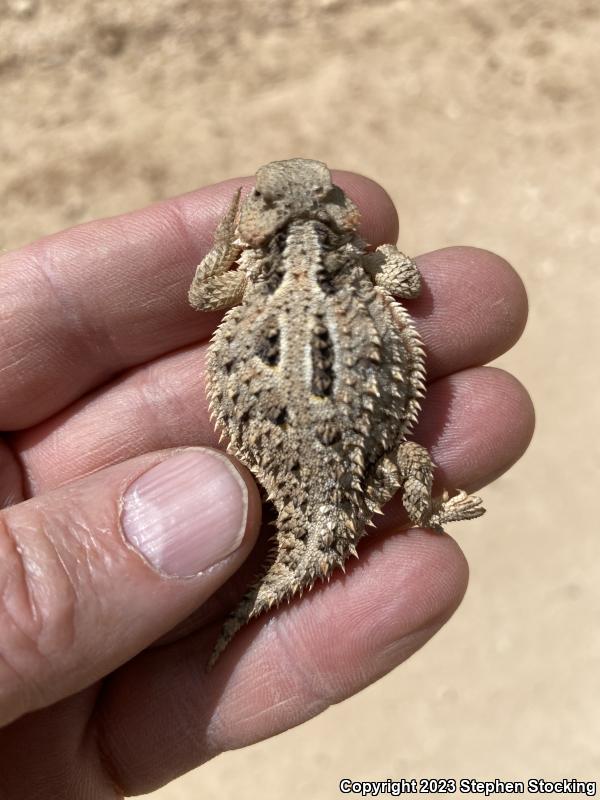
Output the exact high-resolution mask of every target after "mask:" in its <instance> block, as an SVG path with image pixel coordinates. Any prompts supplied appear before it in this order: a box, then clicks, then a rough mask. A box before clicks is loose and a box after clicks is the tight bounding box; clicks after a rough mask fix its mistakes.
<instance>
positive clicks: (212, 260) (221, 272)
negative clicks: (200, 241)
mask: <svg viewBox="0 0 600 800" xmlns="http://www.w3.org/2000/svg"><path fill="white" fill-rule="evenodd" d="M240 192H241V189H238V190H237V192H236V193H235V195H234V197H233V200H232V201H231V205H230V206H229V209H228V210H227V213H226V214H225V216H224V217H223V219H222V220H221V222H220V223H219V226H218V227H217V230H216V232H215V243H214V245H213V246H212V248H211V249H210V250H209V251H208V253H207V254H206V255H205V256H204V258H203V259H202V261H201V262H200V264H199V265H198V267H197V268H196V274H195V275H194V279H193V281H192V285H191V286H190V290H189V292H188V299H189V301H190V305H191V306H193V307H194V308H196V309H198V310H199V311H211V310H215V309H219V308H230V307H231V306H234V305H237V304H238V303H240V302H241V299H242V296H243V294H244V289H245V288H246V276H245V274H244V273H243V272H241V271H238V270H232V267H233V266H234V265H235V263H236V261H237V260H238V258H239V257H240V255H241V253H242V250H243V247H242V245H241V244H239V243H238V242H236V230H235V222H236V217H237V212H238V208H239V204H240Z"/></svg>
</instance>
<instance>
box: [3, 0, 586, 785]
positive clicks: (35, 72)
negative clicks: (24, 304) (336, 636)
mask: <svg viewBox="0 0 600 800" xmlns="http://www.w3.org/2000/svg"><path fill="white" fill-rule="evenodd" d="M0 26H1V28H0V32H1V37H0V107H1V112H2V113H1V115H0V160H1V163H2V171H1V175H0V187H1V196H2V225H1V226H0V246H1V247H4V248H12V247H16V246H18V245H19V244H22V243H25V242H27V241H29V240H31V239H34V238H36V237H38V236H40V235H42V234H45V233H48V232H51V231H54V230H57V229H59V228H62V227H65V226H68V225H71V224H73V223H76V222H79V221H82V220H87V219H91V218H94V217H97V216H101V215H107V214H114V213H118V212H121V211H125V210H129V209H132V208H135V207H139V206H143V205H145V204H147V203H149V202H151V201H153V200H156V199H158V198H162V197H165V196H168V195H172V194H177V193H180V192H183V191H186V190H188V189H192V188H195V187H197V186H199V185H202V184H205V183H208V182H211V181H216V180H219V179H222V178H225V177H229V176H232V175H237V174H247V173H252V172H254V170H255V168H256V167H257V166H258V165H260V164H262V163H265V162H267V161H270V160H272V159H275V158H286V157H289V156H292V155H304V156H308V157H314V158H319V159H322V160H324V161H327V162H328V163H329V164H330V165H335V166H337V167H340V168H346V169H354V170H356V171H360V172H363V173H365V174H367V175H370V176H372V177H373V178H375V179H377V180H379V181H380V182H381V183H382V184H383V185H384V186H385V187H386V188H387V189H388V191H389V192H390V194H391V195H392V197H393V198H394V200H395V202H396V203H397V206H398V208H399V212H400V217H401V222H402V234H401V242H402V245H403V249H405V250H407V251H408V252H411V253H418V252H423V251H426V250H431V249H434V248H436V247H440V246H443V245H448V244H456V243H469V244H476V245H479V246H482V247H487V248H490V249H492V250H495V251H497V252H499V253H501V254H503V255H504V256H505V257H506V258H508V259H509V260H510V261H512V263H513V264H514V265H515V266H516V267H517V269H518V270H519V271H520V273H521V275H522V276H523V278H524V280H525V282H526V284H527V287H528V291H529V294H530V299H531V317H530V324H529V327H528V331H527V333H526V335H525V337H524V338H523V340H522V341H521V343H520V344H519V345H518V346H517V347H516V348H515V349H514V350H513V351H512V352H511V353H509V354H508V355H507V356H505V357H504V358H502V359H501V361H500V364H501V365H502V366H504V367H506V368H508V369H510V370H511V371H514V372H515V373H516V375H517V376H518V377H519V378H520V379H521V380H522V381H523V382H524V383H526V384H527V385H528V386H529V387H530V389H531V392H532V395H533V398H534V401H535V403H536V406H537V411H538V428H537V433H536V436H535V438H534V441H533V444H532V447H531V449H530V450H529V452H528V454H527V455H526V456H525V457H524V458H523V459H522V460H521V461H520V462H519V463H518V464H517V466H516V467H514V468H513V469H512V470H511V471H510V472H509V473H508V474H507V475H505V476H503V477H502V478H500V479H499V480H498V481H497V482H496V483H495V484H493V485H492V486H491V487H489V488H487V489H486V490H485V492H484V495H485V501H486V505H487V507H488V509H489V513H488V515H487V516H486V517H485V518H484V519H483V520H479V521H477V522H476V523H472V524H470V525H465V526H460V528H457V529H456V530H455V534H456V536H457V537H458V539H459V541H460V543H461V545H462V547H463V548H464V550H465V552H466V554H467V556H468V558H469V561H470V564H471V570H472V578H471V584H470V588H469V591H468V594H467V597H466V599H465V601H464V603H463V605H462V607H461V609H460V610H459V611H458V613H457V614H456V615H455V617H454V618H453V619H452V621H451V622H450V623H449V624H448V625H447V626H446V627H445V628H444V630H443V631H442V632H441V633H440V634H439V635H438V636H437V637H436V638H435V639H434V640H433V641H432V642H430V643H429V644H428V645H427V646H426V647H425V648H424V649H423V650H422V651H421V652H419V653H418V654H417V655H416V656H415V657H414V658H412V659H411V660H410V661H409V662H407V663H406V664H404V665H403V666H402V667H400V668H399V669H397V670H396V671H395V672H394V673H393V674H391V675H389V676H388V677H387V678H385V679H384V680H382V681H380V682H379V683H378V684H376V685H375V686H372V687H371V688H370V689H368V690H367V691H365V692H363V693H362V694H361V695H359V696H357V697H355V698H354V699H352V700H350V701H347V702H345V703H343V704H342V705H340V706H337V707H335V708H332V709H330V710H329V711H328V712H326V713H325V714H323V715H322V716H320V717H318V718H317V719H314V720H313V721H311V722H309V723H308V724H306V725H303V726H301V727H300V728H297V729H295V730H293V731H289V732H287V733H285V734H283V735H281V736H279V737H277V738H276V739H274V740H270V741H267V742H263V743H262V744H259V745H257V746H254V747H251V748H248V749H246V750H243V751H239V752H235V753H229V754H226V755H223V756H221V757H219V758H217V759H216V760H214V761H213V762H211V763H209V764H208V765H206V766H204V767H203V768H201V769H200V770H198V771H196V772H195V773H193V774H190V775H189V776H186V777H185V778H182V779H181V780H179V781H176V782H175V783H173V784H172V785H170V786H169V787H165V788H164V789H163V790H161V791H159V792H156V793H155V794H154V795H153V797H155V798H157V800H159V798H160V800H175V798H179V799H181V800H183V799H184V798H186V799H187V798H196V797H203V798H211V797H231V798H233V797H240V796H242V797H245V798H249V799H250V800H251V799H252V798H261V800H271V799H272V800H275V798H277V799H278V798H280V797H282V796H284V795H285V796H286V797H289V798H290V799H291V800H293V799H294V798H301V797H302V798H303V797H305V796H307V795H308V794H309V793H310V795H311V796H313V797H316V798H334V797H338V796H339V795H338V790H337V784H338V780H339V778H340V777H341V776H344V775H350V776H352V777H362V778H369V779H373V778H383V777H395V778H398V777H403V776H409V777H410V776H417V777H420V776H455V777H463V776H474V777H481V778H491V777H503V778H506V779H512V778H515V779H516V778H527V777H532V776H546V777H548V778H551V777H555V778H562V777H566V776H576V777H579V778H581V779H597V778H600V713H599V711H600V706H599V701H600V696H599V695H600V685H599V684H600V678H599V675H600V670H599V667H600V635H599V626H598V620H599V611H600V582H599V581H598V554H599V547H598V524H597V520H596V522H595V525H594V522H593V519H594V513H593V512H594V509H595V508H596V505H597V496H598V490H597V480H598V476H599V464H598V454H597V439H598V426H597V423H596V418H597V407H598V397H599V396H600V381H599V373H598V368H597V366H596V365H595V364H593V363H591V362H590V359H592V358H595V359H597V355H598V345H599V344H600V336H599V330H598V322H597V319H598V301H599V283H600V274H599V270H598V250H599V247H600V204H599V202H598V197H599V192H600V158H599V156H600V152H599V148H598V129H599V126H600V106H599V103H598V100H599V97H600V94H599V91H600V50H599V49H598V41H600V5H599V4H598V3H596V2H594V0H573V2H568V3H565V2H563V1H562V0H545V2H534V1H533V0H525V1H523V0H508V2H500V0H489V2H474V1H472V2H467V0H465V1H464V2H461V1H459V2H443V1H442V0H438V2H432V0H397V1H396V2H389V1H386V0H379V2H358V0H356V1H355V2H353V0H320V1H319V0H306V1H305V2H302V0H293V2H284V0H263V1H262V2H260V3H250V2H248V3H244V2H243V0H229V1H227V0H199V2H187V1H186V0H163V1H162V2H161V3H154V4H152V3H147V2H145V0H133V1H131V0H130V2H127V3H122V2H117V0H80V1H79V2H78V3H73V2H66V0H53V1H50V0H47V1H46V2H44V0H0ZM594 528H595V530H594Z"/></svg>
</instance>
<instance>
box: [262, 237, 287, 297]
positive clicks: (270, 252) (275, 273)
mask: <svg viewBox="0 0 600 800" xmlns="http://www.w3.org/2000/svg"><path fill="white" fill-rule="evenodd" d="M286 242H287V235H286V234H285V233H284V232H283V231H280V232H279V233H276V234H275V236H273V237H272V239H271V240H270V241H269V244H268V245H267V253H266V255H265V257H264V258H263V260H262V263H261V276H262V281H263V286H264V287H265V288H266V290H267V294H273V293H274V292H275V291H277V289H278V288H279V285H280V284H281V281H282V280H283V276H284V275H285V267H284V263H283V251H284V250H285V246H286Z"/></svg>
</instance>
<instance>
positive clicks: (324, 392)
mask: <svg viewBox="0 0 600 800" xmlns="http://www.w3.org/2000/svg"><path fill="white" fill-rule="evenodd" d="M333 359H334V354H333V342H332V341H331V337H330V335H329V330H328V329H327V326H326V325H325V323H324V322H323V321H322V320H318V321H317V322H316V324H315V326H314V328H313V332H312V339H311V360H312V383H311V391H312V393H313V394H314V395H316V396H317V397H329V396H330V395H331V394H332V392H333V379H334V377H335V376H334V371H333Z"/></svg>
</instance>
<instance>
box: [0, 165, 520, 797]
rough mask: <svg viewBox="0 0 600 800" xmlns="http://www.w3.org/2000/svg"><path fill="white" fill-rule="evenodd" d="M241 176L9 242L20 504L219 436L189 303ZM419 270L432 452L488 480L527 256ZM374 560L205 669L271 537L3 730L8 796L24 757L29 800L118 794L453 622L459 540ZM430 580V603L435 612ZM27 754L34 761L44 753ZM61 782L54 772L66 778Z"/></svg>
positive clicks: (11, 414)
mask: <svg viewBox="0 0 600 800" xmlns="http://www.w3.org/2000/svg"><path fill="white" fill-rule="evenodd" d="M337 180H339V182H340V184H342V185H343V186H344V187H345V188H346V190H347V191H348V192H349V193H350V194H351V195H352V196H353V197H354V198H355V200H357V201H358V204H359V206H360V207H361V208H362V209H363V215H364V223H365V238H367V239H368V240H369V241H371V242H373V244H380V243H382V242H385V241H394V240H395V236H396V218H395V212H394V211H393V208H392V207H391V205H390V204H389V201H388V200H387V198H386V197H385V195H384V194H383V193H382V192H381V190H379V189H378V188H377V187H375V186H374V185H373V184H371V183H370V182H368V181H365V180H362V179H358V178H357V177H356V176H349V175H343V174H342V175H338V176H337ZM235 185H237V184H234V183H232V182H230V183H227V184H222V185H220V186H217V187H212V188H209V189H206V190H201V191H200V192H196V193H193V194H190V195H186V196H184V197H182V198H179V199H178V200H176V201H170V202H168V203H164V204H161V205H159V206H155V207H152V208H151V209H148V210H146V211H143V212H137V213H135V214H132V215H128V216H127V217H123V218H118V219H114V220H107V221H101V222H97V223H92V224H90V225H87V226H82V227H80V228H78V229H74V230H73V231H70V232H69V231H67V232H65V233H63V234H58V235H57V236H54V237H51V238H49V239H47V240H45V241H43V242H42V243H38V244H37V245H33V246H31V247H28V248H24V249H23V250H21V251H17V252H15V253H9V254H8V255H6V256H4V258H3V260H2V265H3V269H4V272H3V277H2V284H0V289H2V296H3V298H4V304H5V307H6V308H7V309H10V312H11V313H10V323H9V321H8V318H7V319H6V321H5V320H4V317H2V319H0V335H1V338H2V341H3V342H4V347H3V349H2V355H1V356H0V360H1V363H2V369H3V374H4V378H5V379H4V381H3V383H2V387H1V388H0V414H1V415H2V416H3V421H2V427H3V429H4V430H7V431H11V432H10V433H9V434H7V436H6V438H5V442H4V443H3V446H2V451H1V460H0V467H2V473H1V474H2V482H1V484H0V491H2V493H3V499H4V500H5V503H10V502H18V501H19V500H21V499H24V498H26V497H29V496H32V495H38V494H41V493H43V492H47V491H48V490H50V489H52V488H54V487H57V486H60V485H64V484H66V483H68V482H70V481H73V480H74V479H76V478H78V477H80V476H82V475H85V474H87V473H89V472H90V471H93V470H97V469H100V468H102V467H105V466H107V465H110V464H113V463H116V462H120V461H122V460H124V459H127V458H130V457H132V456H135V455H138V454H141V453H146V452H149V451H153V450H159V449H161V448H169V447H178V446H184V445H197V444H207V445H212V446H216V445H217V441H218V437H217V436H216V435H215V433H214V430H213V427H212V425H211V423H210V420H209V414H208V411H207V408H206V403H205V400H204V390H203V370H202V364H203V358H204V354H205V350H206V347H207V341H208V338H209V336H210V333H211V331H212V330H213V328H214V325H215V323H216V321H217V320H218V315H216V314H206V315H199V314H197V313H194V312H193V311H192V310H191V309H189V308H188V307H187V305H186V302H185V297H186V291H187V288H188V285H189V282H190V278H191V275H192V273H193V269H194V266H195V264H196V263H198V262H199V261H200V259H201V257H202V255H203V254H204V253H205V251H206V249H207V247H208V245H209V243H210V237H211V234H212V230H213V228H214V224H215V221H216V218H218V216H219V214H220V212H221V210H222V208H223V207H224V206H225V205H226V204H227V201H228V199H229V198H230V196H231V192H232V190H233V188H234V186H235ZM419 265H420V268H421V270H422V272H423V275H424V278H425V283H426V288H425V291H424V293H423V296H422V297H421V298H420V299H419V300H417V301H412V302H411V303H410V310H411V313H413V314H414V316H415V318H416V320H417V322H418V324H419V328H420V331H421V333H422V336H423V338H424V341H425V345H426V349H427V354H428V362H427V365H428V379H429V382H430V385H429V389H428V396H427V400H426V401H425V403H424V410H423V414H422V418H421V421H420V423H419V427H418V429H417V431H416V433H415V438H417V439H418V440H419V441H421V442H422V443H423V444H425V445H426V446H427V447H428V448H430V450H431V452H432V455H433V457H434V459H435V460H436V462H437V463H438V465H439V466H440V474H441V476H442V477H443V482H444V483H445V484H446V485H449V486H461V487H465V488H469V489H474V488H477V487H478V486H481V485H483V484H484V483H486V482H488V481H489V480H491V479H492V478H494V477H496V476H497V475H498V474H500V472H502V471H503V470H504V469H506V468H507V467H508V466H509V465H510V464H511V463H512V462H514V460H516V458H518V457H519V455H520V454H521V453H522V451H523V449H524V448H525V446H526V444H527V441H528V439H529V436H530V433H531V427H532V413H531V408H530V405H529V403H528V399H527V396H526V395H525V393H524V391H523V390H522V389H521V387H520V385H518V384H517V383H516V381H514V380H513V379H512V378H510V377H509V376H507V375H506V374H505V373H503V372H500V371H497V370H492V369H489V368H483V367H480V366H479V365H481V364H483V363H485V362H487V361H489V360H490V359H492V358H494V357H496V356H497V355H499V354H501V353H502V352H504V351H505V350H506V349H507V348H508V347H510V346H511V345H512V343H513V342H514V341H515V340H516V338H518V335H519V333H520V331H521V329H522V325H523V323H524V320H525V315H526V301H525V297H524V292H523V289H522V285H521V283H520V281H519V279H518V278H517V277H516V275H515V273H514V272H513V271H512V270H511V268H510V267H509V266H508V265H507V264H506V263H505V262H503V261H502V260H501V259H499V258H498V257H496V256H493V255H492V254H489V253H486V252H484V251H478V250H475V249H469V248H450V249H447V250H443V251H437V252H435V253H431V254H429V255H426V256H423V257H422V258H420V259H419ZM1 304H2V298H1V297H0V306H1ZM465 408H467V409H468V414H466V413H465ZM507 419H509V420H510V424H509V425H507ZM386 512H387V513H386V516H385V517H384V518H382V522H381V523H380V526H379V528H380V531H381V532H391V531H393V530H394V529H396V530H397V529H398V528H399V527H400V526H401V524H402V512H401V507H400V504H399V503H397V502H394V501H392V503H390V504H389V507H388V508H387V509H386ZM360 556H361V558H360V561H358V562H353V563H352V564H351V565H350V566H349V569H348V572H347V574H346V576H345V577H344V576H338V577H336V579H334V580H333V581H332V583H331V584H330V585H329V586H328V588H327V589H326V590H325V591H315V592H313V593H312V594H311V595H309V596H307V597H306V598H305V599H304V600H303V601H302V602H300V603H296V604H293V605H292V606H291V607H290V608H289V609H287V608H286V609H283V610H282V611H280V612H278V613H277V614H276V615H273V616H272V617H271V618H269V620H265V619H263V620H262V621H261V622H259V623H256V624H254V625H252V626H250V627H249V628H247V629H246V630H244V631H243V632H242V633H240V635H239V636H238V637H237V639H236V640H235V642H234V643H233V644H232V646H231V648H230V649H229V650H228V651H227V653H226V654H225V655H224V656H223V659H222V661H220V662H219V665H218V668H216V669H215V670H214V672H213V673H210V674H208V675H206V674H204V672H203V669H202V667H203V664H204V663H205V660H206V657H207V655H208V651H209V649H210V644H211V643H212V640H213V638H214V635H215V631H216V628H217V627H218V624H219V621H220V619H221V617H222V615H223V613H224V612H225V611H226V609H227V608H228V607H229V606H230V604H231V603H232V602H233V600H234V597H235V595H236V594H237V593H239V591H240V589H241V588H242V587H243V585H245V583H246V581H247V578H248V575H249V574H250V573H252V572H253V571H254V567H255V565H256V562H258V561H259V560H260V558H261V552H260V548H257V551H256V553H254V554H253V556H252V558H251V559H250V560H249V562H248V563H247V565H245V567H244V569H243V570H242V571H240V573H239V574H238V575H237V576H236V578H235V579H233V580H232V581H231V582H230V583H229V584H228V585H227V586H225V587H224V588H223V590H222V591H220V592H219V593H218V594H217V595H215V597H214V598H213V599H211V601H210V602H209V603H207V604H206V605H205V606H204V607H203V608H201V609H200V610H199V612H198V614H197V615H195V617H194V618H193V619H190V620H189V621H188V622H187V623H186V624H185V625H183V626H180V627H179V628H178V629H177V630H176V631H173V632H172V633H171V634H170V635H169V636H167V637H166V638H165V639H163V640H161V641H160V642H159V643H158V644H157V646H155V647H153V648H150V649H148V650H146V651H144V652H142V653H141V654H140V655H138V656H137V657H135V658H134V659H132V660H130V661H128V662H127V663H125V664H124V665H123V666H121V667H120V668H119V669H118V670H117V671H116V672H114V673H113V674H111V675H109V676H107V677H106V678H105V680H104V681H103V682H102V683H97V684H95V685H94V686H91V687H89V688H88V689H86V690H84V691H83V692H81V693H79V694H77V695H75V696H72V697H70V698H68V699H66V700H63V701H61V702H60V703H58V704H56V705H54V706H52V707H50V708H47V709H44V710H42V711H39V712H35V713H33V714H30V715H28V716H26V717H23V718H21V719H20V720H18V721H17V722H15V723H13V724H12V725H10V726H8V727H7V728H4V729H3V730H2V731H1V732H0V753H2V755H1V756H0V767H1V769H0V774H2V775H3V777H2V778H0V787H1V788H4V785H6V787H7V790H8V789H10V787H11V786H12V785H13V784H12V783H11V781H13V780H14V781H19V780H20V779H21V778H20V777H19V776H20V775H21V774H22V772H23V770H26V771H27V773H28V774H29V775H31V776H32V777H31V780H32V783H31V784H30V790H29V795H28V796H29V797H31V798H34V797H37V796H40V797H49V796H55V795H54V794H53V791H54V792H55V793H56V796H70V795H69V787H70V786H76V785H78V782H79V781H81V780H85V781H88V782H90V783H91V784H92V785H94V786H95V787H96V788H95V792H96V793H95V794H93V795H90V796H94V797H105V796H106V797H110V796H113V795H112V794H111V789H110V780H114V781H115V782H116V783H117V784H118V785H120V786H122V787H123V790H124V791H127V792H134V791H135V792H141V791H149V790H150V789H152V788H155V787H156V786H158V785H160V784H162V783H164V782H165V781H167V780H169V779H170V778H172V777H174V776H175V775H177V774H180V773H181V772H183V771H185V770H187V769H190V768H192V767H194V766H196V765H197V764H198V763H200V762H201V761H202V760H204V759H206V758H209V757H210V756H212V755H214V754H215V753H216V752H219V751H220V750H222V749H225V748H231V747H237V746H242V745H244V744H247V743H249V742H251V741H256V740H257V739H260V738H264V737H266V736H269V735H272V734H274V733H275V732H277V731H279V730H282V729H285V728H286V727H289V726H291V725H294V724H297V723H298V722H300V721H302V720H303V719H306V718H307V717H309V716H313V715H314V714H316V713H318V712H319V711H321V710H322V709H324V708H325V707H327V705H329V704H330V703H332V702H335V701H336V700H339V699H341V698H342V697H344V696H347V695H349V694H351V693H352V692H354V691H357V690H358V689H360V688H361V687H362V686H364V685H365V684H366V683H368V682H372V681H373V680H375V679H376V678H377V677H378V676H380V675H382V674H384V673H385V672H387V671H388V670H389V669H391V668H392V667H393V666H395V665H396V664H397V663H399V662H400V661H401V660H403V659H404V658H406V657H407V656H408V655H409V654H410V653H411V652H413V651H414V650H415V649H416V648H417V647H418V646H420V644H422V643H423V642H424V641H425V640H426V639H427V638H429V636H431V635H432V633H433V632H434V631H435V630H436V629H437V628H438V627H439V626H440V625H441V624H442V622H443V621H444V619H446V618H447V617H448V616H449V615H450V613H451V612H452V610H453V609H454V608H455V606H456V605H457V604H458V602H459V601H460V598H461V596H462V593H463V591H464V588H465V585H466V567H465V564H464V560H463V557H462V555H461V553H460V551H459V549H458V548H457V546H456V545H455V544H454V542H453V541H452V540H451V539H450V538H449V537H445V536H442V537H440V536H437V535H432V534H431V533H427V532H424V531H411V532H410V533H409V534H407V535H404V536H395V537H383V536H378V535H375V536H372V537H369V539H368V540H365V542H364V543H363V545H362V546H361V550H360ZM442 573H443V574H444V580H440V575H441V574H442ZM375 574H376V575H377V580H376V581H373V579H372V576H373V575H375ZM448 576H451V577H450V578H449V577H448ZM423 593H427V594H428V595H430V596H432V597H434V598H435V601H434V602H432V601H431V600H430V601H429V603H428V604H426V607H425V605H424V604H423V603H419V602H418V598H419V596H421V595H422V594H423ZM350 619H351V620H352V622H353V625H352V635H351V636H349V635H348V630H347V628H348V625H347V621H348V620H350ZM375 621H376V623H377V624H376V635H374V634H373V625H374V622H375ZM408 634H411V636H410V640H407V639H406V637H407V636H408ZM392 643H394V645H395V646H391V645H392ZM304 663H306V664H310V665H311V667H310V670H308V669H304V668H303V664H304ZM250 675H252V676H253V680H252V681H250V680H249V676H250ZM310 675H319V676H320V680H319V682H318V683H317V684H315V683H314V680H312V679H311V678H310ZM283 676H285V677H283ZM282 697H283V698H284V701H283V702H282V700H281V698H282ZM191 730H193V731H194V735H193V736H191V735H190V731H191ZM25 743H26V745H27V746H26V747H25ZM169 743H170V744H169ZM99 749H100V751H101V753H102V758H101V759H100V758H99ZM28 752H34V753H35V754H36V757H35V764H34V765H33V766H32V765H31V764H30V763H29V756H28V755H27V753H28ZM74 753H77V756H76V757H75V756H74V755H73V754H74ZM164 753H169V754H170V756H169V758H168V759H167V758H166V757H165V755H164ZM57 764H58V765H62V767H61V769H57V768H56V765H57ZM35 774H38V775H40V776H41V777H40V786H39V787H38V789H37V793H36V790H35V788H34V789H32V788H31V787H32V786H33V787H35ZM48 775H55V776H57V777H56V778H55V780H56V781H57V784H56V787H53V786H51V785H50V786H49V782H48V781H49V779H48ZM107 775H108V776H109V778H107ZM42 777H43V780H42ZM3 782H4V783H3ZM14 785H15V786H16V785H17V783H15V784H14ZM71 791H75V793H76V790H73V789H72V790H71ZM15 795H16V792H15Z"/></svg>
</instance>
